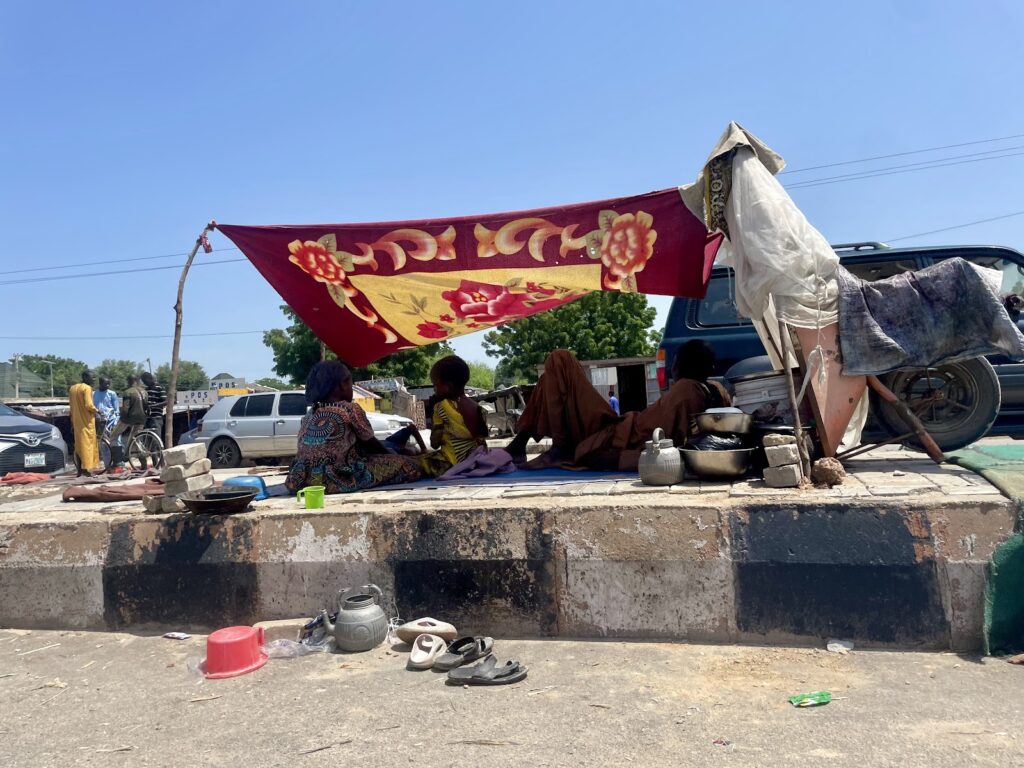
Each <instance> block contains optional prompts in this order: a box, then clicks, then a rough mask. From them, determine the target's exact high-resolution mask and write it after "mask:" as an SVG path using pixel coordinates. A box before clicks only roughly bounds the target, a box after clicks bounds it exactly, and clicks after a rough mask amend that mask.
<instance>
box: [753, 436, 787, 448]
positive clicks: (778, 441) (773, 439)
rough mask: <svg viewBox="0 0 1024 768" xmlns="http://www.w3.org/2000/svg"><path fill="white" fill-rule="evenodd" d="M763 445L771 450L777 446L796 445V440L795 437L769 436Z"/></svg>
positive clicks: (762, 442) (765, 437) (765, 438)
mask: <svg viewBox="0 0 1024 768" xmlns="http://www.w3.org/2000/svg"><path fill="white" fill-rule="evenodd" d="M761 444H762V445H763V446H764V447H765V448H770V447H772V446H776V445H796V438H795V437H793V435H777V434H769V435H765V436H764V439H763V440H762V441H761Z"/></svg>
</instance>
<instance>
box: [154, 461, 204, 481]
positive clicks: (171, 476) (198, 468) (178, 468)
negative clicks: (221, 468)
mask: <svg viewBox="0 0 1024 768" xmlns="http://www.w3.org/2000/svg"><path fill="white" fill-rule="evenodd" d="M212 466H213V463H212V462H211V461H210V460H209V459H200V460H199V461H194V462H192V463H191V464H175V465H173V466H170V467H164V469H163V471H162V472H161V473H160V480H161V481H163V482H165V483H173V482H174V481H175V480H184V479H186V478H189V477H195V476H196V475H205V474H206V473H208V472H209V471H210V468H211V467H212Z"/></svg>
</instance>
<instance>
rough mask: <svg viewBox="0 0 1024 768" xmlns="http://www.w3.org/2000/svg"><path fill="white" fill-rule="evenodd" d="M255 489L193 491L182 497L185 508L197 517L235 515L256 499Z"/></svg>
mask: <svg viewBox="0 0 1024 768" xmlns="http://www.w3.org/2000/svg"><path fill="white" fill-rule="evenodd" d="M257 493H258V491H257V490H255V489H253V488H239V489H235V490H230V489H223V488H217V489H210V490H206V491H192V492H191V493H186V494H185V495H184V496H182V497H181V500H182V501H183V502H184V504H185V507H186V508H187V509H188V510H189V511H190V512H192V514H195V515H233V514H235V513H237V512H241V511H243V510H244V509H245V508H246V507H248V506H249V504H251V503H252V500H253V499H255V498H256V494H257Z"/></svg>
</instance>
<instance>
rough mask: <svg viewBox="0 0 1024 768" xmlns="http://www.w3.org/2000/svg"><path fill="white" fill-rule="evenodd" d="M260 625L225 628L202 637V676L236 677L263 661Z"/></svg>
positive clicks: (253, 668)
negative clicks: (203, 654) (203, 664)
mask: <svg viewBox="0 0 1024 768" xmlns="http://www.w3.org/2000/svg"><path fill="white" fill-rule="evenodd" d="M261 645H263V628H262V627H260V628H259V629H257V628H256V627H225V628H224V629H218V630H217V631H216V632H214V633H213V634H211V635H210V636H209V637H208V638H206V672H205V674H206V677H208V678H210V679H212V680H220V679H221V678H225V677H238V676H239V675H244V674H245V673H246V672H252V671H254V670H257V669H259V668H260V667H262V666H263V665H264V664H266V663H267V656H266V654H265V653H263V652H262V651H261V650H260V646H261Z"/></svg>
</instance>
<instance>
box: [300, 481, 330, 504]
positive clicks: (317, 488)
mask: <svg viewBox="0 0 1024 768" xmlns="http://www.w3.org/2000/svg"><path fill="white" fill-rule="evenodd" d="M325 490H327V489H326V488H324V487H323V486H322V485H311V486H309V487H308V488H303V489H302V490H301V491H299V492H298V493H296V494H295V498H296V499H297V500H298V501H305V502H306V509H323V508H324V491H325Z"/></svg>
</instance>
